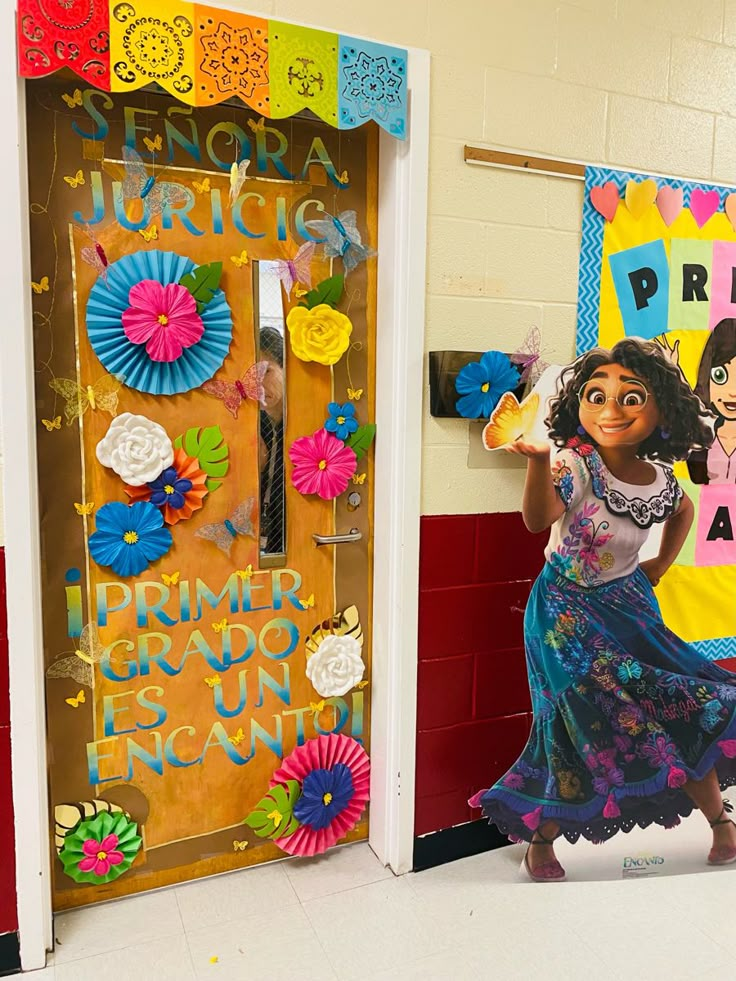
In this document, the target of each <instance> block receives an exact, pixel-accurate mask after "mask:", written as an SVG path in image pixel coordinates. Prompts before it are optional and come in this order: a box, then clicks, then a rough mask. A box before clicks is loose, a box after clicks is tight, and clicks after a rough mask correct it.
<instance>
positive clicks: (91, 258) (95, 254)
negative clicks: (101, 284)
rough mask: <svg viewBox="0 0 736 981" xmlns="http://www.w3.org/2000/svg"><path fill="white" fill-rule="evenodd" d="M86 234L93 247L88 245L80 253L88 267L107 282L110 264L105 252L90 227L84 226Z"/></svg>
mask: <svg viewBox="0 0 736 981" xmlns="http://www.w3.org/2000/svg"><path fill="white" fill-rule="evenodd" d="M84 234H85V235H86V236H87V238H88V239H90V241H91V242H92V245H86V246H85V247H84V248H83V249H82V251H81V252H80V255H81V257H82V258H83V259H84V261H85V262H86V263H87V265H88V266H92V268H93V269H94V270H95V272H96V273H97V275H98V276H101V277H102V279H104V280H105V282H107V267H108V265H109V262H108V259H107V256H106V255H105V250H104V249H103V248H102V246H101V245H100V243H99V242H98V241H97V236H96V235H95V233H94V231H93V230H92V227H91V226H90V225H85V226H84Z"/></svg>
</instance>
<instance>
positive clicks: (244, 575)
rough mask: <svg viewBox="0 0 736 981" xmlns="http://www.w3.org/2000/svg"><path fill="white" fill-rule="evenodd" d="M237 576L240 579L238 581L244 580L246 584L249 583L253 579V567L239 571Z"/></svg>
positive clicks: (248, 566)
mask: <svg viewBox="0 0 736 981" xmlns="http://www.w3.org/2000/svg"><path fill="white" fill-rule="evenodd" d="M235 575H236V576H237V577H238V579H243V580H244V581H245V582H247V581H248V580H249V579H251V578H252V577H253V566H252V565H247V566H246V567H245V568H244V569H238V570H237V572H236V573H235Z"/></svg>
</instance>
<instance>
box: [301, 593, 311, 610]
mask: <svg viewBox="0 0 736 981" xmlns="http://www.w3.org/2000/svg"><path fill="white" fill-rule="evenodd" d="M299 606H301V608H302V609H303V610H308V609H309V607H310V606H314V593H311V594H310V595H309V597H308V598H307V599H300V600H299Z"/></svg>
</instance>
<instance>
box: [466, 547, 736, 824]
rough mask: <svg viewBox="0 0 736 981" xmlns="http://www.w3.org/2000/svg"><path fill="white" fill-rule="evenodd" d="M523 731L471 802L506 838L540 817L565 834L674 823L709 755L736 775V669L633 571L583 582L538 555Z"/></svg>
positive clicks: (726, 774) (722, 770)
mask: <svg viewBox="0 0 736 981" xmlns="http://www.w3.org/2000/svg"><path fill="white" fill-rule="evenodd" d="M524 632H525V638H526V660H527V670H528V672H529V687H530V689H531V695H532V705H533V709H534V722H533V725H532V731H531V735H530V736H529V740H528V742H527V744H526V747H525V748H524V751H523V753H522V754H521V756H520V757H519V759H518V760H517V762H516V763H515V764H514V765H513V766H512V767H511V769H510V770H509V771H508V773H506V774H505V776H504V777H502V778H501V780H499V781H498V783H496V784H495V785H494V786H493V787H491V788H490V790H484V791H481V792H480V793H479V794H477V795H476V796H475V797H474V798H473V799H472V801H471V803H472V804H473V805H474V806H476V807H477V806H479V805H480V806H481V807H482V809H483V813H484V815H485V816H486V817H487V818H488V819H489V821H490V822H491V823H492V824H495V825H497V826H498V828H499V829H500V830H501V831H502V832H503V833H504V834H507V835H509V836H510V837H511V838H514V839H518V840H526V841H530V840H531V838H532V836H533V834H534V831H535V830H536V829H537V828H538V827H539V826H540V825H542V824H544V823H545V822H547V821H554V822H555V823H557V824H558V825H559V826H560V833H561V834H563V835H564V836H565V837H566V838H567V839H569V840H570V841H577V839H578V838H579V837H580V836H581V835H582V836H583V837H584V838H587V839H589V840H590V841H596V842H601V841H605V840H607V839H608V838H611V837H612V836H613V835H614V834H616V832H618V831H630V830H631V829H632V828H633V827H635V826H636V825H638V826H639V827H642V828H645V827H647V826H648V825H650V824H660V825H663V826H664V827H666V828H671V827H674V826H675V825H677V824H679V823H680V817H686V816H687V815H688V814H690V813H691V811H692V810H693V808H694V805H693V802H692V801H691V799H690V798H689V797H688V795H687V794H686V793H685V791H684V790H683V789H682V787H683V784H684V783H686V781H687V780H689V779H694V780H699V779H701V778H702V777H704V776H705V774H706V773H707V772H708V771H709V770H710V769H711V768H712V767H713V766H715V768H716V772H717V774H718V779H719V782H720V786H721V789H725V788H726V787H730V786H732V785H733V784H736V675H734V674H732V673H731V672H729V671H727V670H726V669H724V668H720V667H718V664H717V663H713V662H712V661H708V660H706V659H705V658H703V657H701V655H699V654H698V653H697V652H696V651H695V650H694V649H693V648H692V647H690V645H689V644H686V643H685V642H684V641H683V640H680V638H679V637H677V636H675V634H673V633H672V631H671V630H669V629H668V628H667V627H666V626H665V625H664V623H663V621H662V615H661V613H660V610H659V605H658V603H657V600H656V598H655V596H654V591H653V589H652V587H651V585H650V583H649V580H648V579H647V577H646V576H645V575H644V573H643V572H642V571H641V570H640V569H637V571H636V572H634V573H632V574H631V575H629V576H624V577H622V578H621V579H617V580H614V581H613V582H611V583H607V584H606V585H603V586H598V587H595V588H592V589H588V588H584V587H582V586H578V585H577V584H576V583H574V582H572V581H571V580H569V579H567V578H565V577H564V576H561V575H559V574H558V573H557V572H555V570H554V569H553V568H552V567H551V566H550V565H546V566H545V568H544V570H543V572H542V574H541V575H540V577H539V579H537V581H536V583H535V584H534V587H533V589H532V592H531V596H530V597H529V604H528V606H527V609H526V616H525V619H524Z"/></svg>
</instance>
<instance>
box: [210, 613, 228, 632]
mask: <svg viewBox="0 0 736 981" xmlns="http://www.w3.org/2000/svg"><path fill="white" fill-rule="evenodd" d="M212 629H213V630H214V631H215V633H216V634H221V633H224V631H226V630H227V617H223V618H222V620H218V621H217V623H213V624H212Z"/></svg>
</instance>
